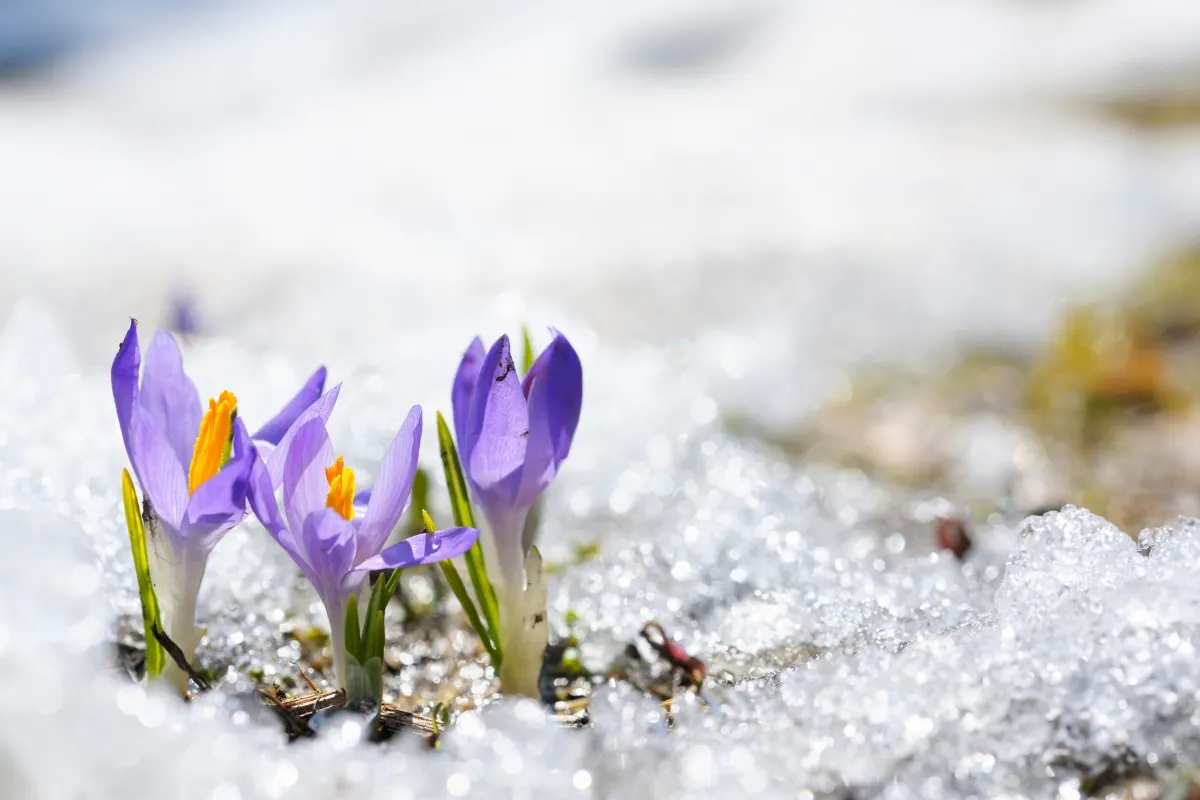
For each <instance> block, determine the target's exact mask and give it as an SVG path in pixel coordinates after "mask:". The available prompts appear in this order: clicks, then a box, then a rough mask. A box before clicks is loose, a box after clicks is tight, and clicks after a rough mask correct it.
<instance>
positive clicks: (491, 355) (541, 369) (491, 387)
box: [451, 331, 583, 585]
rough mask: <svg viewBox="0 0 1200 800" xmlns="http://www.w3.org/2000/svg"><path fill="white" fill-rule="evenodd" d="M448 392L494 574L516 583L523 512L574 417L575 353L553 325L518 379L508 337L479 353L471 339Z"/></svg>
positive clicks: (562, 450)
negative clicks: (491, 546) (488, 536)
mask: <svg viewBox="0 0 1200 800" xmlns="http://www.w3.org/2000/svg"><path fill="white" fill-rule="evenodd" d="M451 399H452V403H453V406H454V428H455V434H456V436H457V438H458V447H459V455H460V457H461V459H462V464H463V471H464V472H465V473H466V477H467V480H468V481H469V482H470V484H471V488H472V489H473V490H474V492H475V496H476V498H477V499H478V501H479V505H480V506H481V508H482V509H483V514H484V516H485V517H486V518H487V521H488V525H489V526H490V527H491V531H492V536H493V537H494V540H495V550H496V556H497V559H498V561H499V565H498V566H499V567H500V577H501V579H502V580H503V581H504V582H505V583H511V584H516V585H519V584H520V583H521V570H522V567H523V565H524V562H525V557H526V555H528V553H529V549H530V547H531V546H532V544H533V542H532V536H527V535H526V534H525V522H526V517H527V516H528V515H529V511H530V509H531V508H533V505H534V503H535V502H536V501H537V499H538V495H540V494H541V493H542V491H543V490H544V489H545V488H546V487H547V486H549V485H550V483H551V482H552V481H553V480H554V478H555V476H556V475H558V470H559V467H560V466H561V465H562V463H563V461H565V460H566V458H567V455H568V453H570V451H571V440H572V439H573V438H574V437H575V428H576V426H577V425H578V424H579V410H580V407H581V405H582V404H583V367H582V365H581V364H580V363H579V356H578V355H577V354H576V353H575V349H574V348H573V347H571V343H570V342H568V341H567V338H566V337H565V336H563V335H562V334H561V333H558V332H557V331H554V338H553V340H552V341H551V342H550V345H549V346H548V347H547V348H546V349H545V350H543V351H542V353H541V355H539V356H538V357H537V360H536V361H535V362H534V364H533V366H532V367H531V368H530V370H529V374H528V375H526V376H525V379H524V380H520V379H519V378H518V377H517V368H516V365H515V364H514V363H513V358H512V353H511V352H510V347H509V342H508V336H501V337H500V338H499V339H498V340H497V341H496V343H495V344H493V345H492V348H491V350H489V351H487V352H486V353H485V352H484V349H483V342H482V341H480V340H479V339H478V338H476V339H475V341H473V342H471V346H470V347H469V348H467V352H466V353H464V354H463V358H462V363H461V364H460V365H459V368H458V374H457V375H456V376H455V378H454V390H453V395H452V398H451Z"/></svg>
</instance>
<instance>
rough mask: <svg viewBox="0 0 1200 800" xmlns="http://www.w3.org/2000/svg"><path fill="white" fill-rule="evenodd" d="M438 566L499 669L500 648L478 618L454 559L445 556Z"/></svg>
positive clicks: (493, 664)
mask: <svg viewBox="0 0 1200 800" xmlns="http://www.w3.org/2000/svg"><path fill="white" fill-rule="evenodd" d="M438 566H440V567H441V568H442V574H443V575H445V576H446V583H448V584H450V591H452V592H454V596H455V597H457V598H458V604H459V605H461V606H462V608H463V611H465V612H466V614H467V619H468V620H470V622H471V627H472V628H474V629H475V633H477V634H478V635H479V640H480V641H481V642H483V646H484V647H485V648H486V649H487V651H488V657H489V658H491V660H492V666H493V667H495V668H496V669H500V660H501V656H500V650H499V648H497V647H496V645H495V644H494V643H493V642H492V633H491V631H489V630H488V629H487V626H485V625H484V623H483V620H482V619H480V617H479V611H477V610H476V608H475V603H474V602H472V600H471V595H469V594H467V587H466V585H464V584H463V580H462V577H461V576H460V575H459V574H458V568H457V567H455V566H454V559H451V558H447V559H445V560H444V561H439V562H438Z"/></svg>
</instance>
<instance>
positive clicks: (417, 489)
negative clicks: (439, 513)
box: [404, 467, 429, 538]
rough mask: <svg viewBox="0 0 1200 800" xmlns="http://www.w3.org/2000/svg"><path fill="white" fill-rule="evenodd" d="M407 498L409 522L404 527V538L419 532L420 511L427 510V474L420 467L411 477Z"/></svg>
mask: <svg viewBox="0 0 1200 800" xmlns="http://www.w3.org/2000/svg"><path fill="white" fill-rule="evenodd" d="M409 498H410V499H409V505H410V508H409V520H408V524H407V525H406V526H405V531H404V537H405V538H408V537H409V536H412V535H413V534H417V533H420V532H421V510H422V509H425V508H429V473H427V472H426V471H425V470H424V469H422V468H420V467H418V468H417V471H416V473H415V474H414V475H413V484H412V492H411V493H410V494H409Z"/></svg>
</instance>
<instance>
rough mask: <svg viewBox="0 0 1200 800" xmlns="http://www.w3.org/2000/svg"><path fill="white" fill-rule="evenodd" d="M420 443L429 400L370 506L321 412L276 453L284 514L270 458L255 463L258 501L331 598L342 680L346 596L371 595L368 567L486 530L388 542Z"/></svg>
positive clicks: (271, 526) (407, 559)
mask: <svg viewBox="0 0 1200 800" xmlns="http://www.w3.org/2000/svg"><path fill="white" fill-rule="evenodd" d="M420 447H421V407H420V406H413V408H412V410H411V411H409V413H408V417H407V419H405V421H404V424H403V425H401V426H400V430H399V432H398V433H397V434H396V437H395V438H394V439H393V440H392V443H391V445H390V446H389V447H388V449H387V452H386V453H385V454H384V456H383V461H382V462H381V463H380V466H379V472H378V478H377V480H376V481H375V485H374V486H373V487H372V491H371V495H370V500H369V501H368V502H367V505H366V508H365V510H360V511H359V512H358V513H356V510H355V502H354V500H355V491H354V488H355V487H354V470H353V469H351V468H350V467H347V466H346V465H345V462H344V461H343V459H342V458H341V457H340V456H339V457H338V458H336V459H334V457H333V446H332V445H331V443H330V440H329V433H328V431H327V430H326V428H325V421H324V419H323V418H322V417H321V416H320V415H317V414H313V413H309V412H306V413H305V414H304V415H302V417H301V418H300V419H298V420H297V421H296V423H295V424H294V425H293V426H292V428H291V429H290V430H289V431H288V436H287V437H285V440H284V441H283V442H281V444H280V445H279V447H277V448H276V449H275V451H274V453H272V458H273V459H275V460H276V463H280V462H281V463H282V476H283V513H282V514H281V513H280V511H279V504H278V503H277V502H276V500H275V489H276V483H275V482H274V480H273V478H272V475H271V470H270V468H269V466H270V465H269V464H264V463H263V462H261V461H258V460H256V462H255V464H254V466H253V467H252V470H251V479H250V494H249V499H250V507H251V508H252V509H253V510H254V513H255V515H256V516H257V517H258V518H259V520H260V521H261V522H262V524H263V526H264V527H265V528H266V529H267V530H268V531H269V532H270V534H271V535H272V536H273V537H274V538H275V541H277V542H279V545H280V546H281V547H282V548H283V549H284V550H286V551H287V553H288V555H290V556H291V557H292V560H293V561H295V562H296V564H297V565H298V566H299V567H300V569H301V570H302V571H303V572H304V574H305V576H306V577H307V578H308V580H309V581H310V582H311V583H312V585H313V588H314V589H316V591H317V594H318V595H319V596H320V598H321V602H322V603H324V605H325V611H326V613H327V614H328V616H329V628H330V632H331V633H332V637H333V642H334V669H335V672H336V675H337V680H338V682H339V685H340V686H341V687H342V688H346V677H347V661H346V651H345V630H344V625H345V616H346V603H347V601H348V600H349V597H350V595H352V594H355V595H358V596H359V597H364V595H363V592H364V590H365V588H366V580H367V575H368V573H369V572H370V571H371V570H380V569H399V568H401V567H412V566H417V565H419V564H432V563H434V562H436V561H441V560H442V559H445V558H453V557H454V556H457V555H461V554H462V553H465V552H466V551H467V550H468V549H470V547H471V545H472V544H474V543H475V540H476V539H477V538H479V532H478V531H477V530H475V529H474V528H452V529H449V530H444V531H438V532H433V533H420V534H417V535H415V536H410V537H409V538H407V539H405V540H404V541H402V542H400V543H398V544H395V545H392V546H391V547H389V548H387V549H386V550H385V549H384V547H383V546H384V544H385V543H386V542H387V539H388V536H389V535H390V534H391V532H392V529H393V528H395V527H396V523H397V522H399V520H400V517H401V515H403V513H404V508H405V506H406V505H407V503H408V497H409V492H410V491H411V489H412V482H413V476H414V474H415V473H416V470H417V454H418V452H419V450H420ZM364 599H365V598H364ZM365 607H366V606H365V603H364V605H363V608H365Z"/></svg>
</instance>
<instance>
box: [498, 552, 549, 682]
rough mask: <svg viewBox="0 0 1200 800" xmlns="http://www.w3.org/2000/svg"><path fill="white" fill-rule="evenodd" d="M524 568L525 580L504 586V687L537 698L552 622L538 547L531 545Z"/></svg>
mask: <svg viewBox="0 0 1200 800" xmlns="http://www.w3.org/2000/svg"><path fill="white" fill-rule="evenodd" d="M524 572H525V576H524V578H525V580H524V581H523V582H522V583H516V582H515V581H514V582H513V583H509V584H506V585H505V587H504V590H503V597H504V600H503V602H502V603H501V608H500V624H501V628H502V635H501V638H502V641H501V645H502V647H503V650H504V661H503V663H502V664H501V665H500V689H501V691H503V692H504V693H505V694H509V695H520V696H523V697H533V698H537V697H538V696H539V692H538V677H539V675H540V674H541V671H542V662H543V660H544V659H545V654H546V645H547V644H548V643H549V640H550V625H549V622H548V621H547V614H546V598H547V589H546V581H545V577H544V575H543V574H542V555H541V553H539V552H538V550H537V548H536V547H533V548H530V550H529V555H528V556H526V557H525V569H524ZM514 584H516V585H514ZM522 584H523V585H522Z"/></svg>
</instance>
